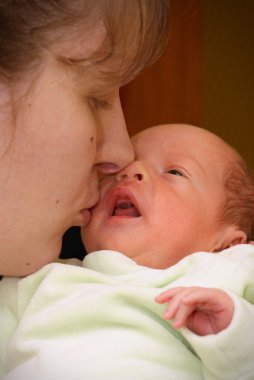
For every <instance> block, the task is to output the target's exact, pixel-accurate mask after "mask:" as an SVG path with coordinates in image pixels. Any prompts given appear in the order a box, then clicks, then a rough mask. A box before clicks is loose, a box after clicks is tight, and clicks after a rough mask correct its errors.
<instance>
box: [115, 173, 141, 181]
mask: <svg viewBox="0 0 254 380" xmlns="http://www.w3.org/2000/svg"><path fill="white" fill-rule="evenodd" d="M143 178H144V175H143V174H142V173H135V174H131V175H130V174H128V173H123V172H120V173H118V174H117V175H116V180H117V182H121V181H123V180H125V179H130V180H137V181H142V180H143Z"/></svg>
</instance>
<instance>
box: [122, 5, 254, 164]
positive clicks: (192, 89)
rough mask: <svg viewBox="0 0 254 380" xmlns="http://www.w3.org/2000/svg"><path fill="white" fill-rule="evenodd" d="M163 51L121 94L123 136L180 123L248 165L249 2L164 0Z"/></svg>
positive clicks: (253, 134)
mask: <svg viewBox="0 0 254 380" xmlns="http://www.w3.org/2000/svg"><path fill="white" fill-rule="evenodd" d="M171 18H172V27H171V37H170V40H169V45H168V48H167V50H166V52H165V53H164V54H163V56H162V57H161V58H160V60H159V61H158V62H157V63H156V64H155V65H154V66H152V67H151V68H150V69H148V70H147V71H146V72H145V73H144V74H143V75H141V76H140V77H139V78H137V79H136V80H134V81H133V82H132V83H131V84H129V85H128V86H126V87H125V88H124V89H123V90H122V93H121V95H122V102H123V108H124V112H125V116H126V121H127V125H128V129H129V132H130V134H131V135H132V134H134V133H136V132H138V131H139V130H141V129H144V128H147V127H149V126H151V125H155V124H160V123H167V122H171V123H172V122H184V123H190V124H195V125H199V126H202V127H204V128H207V129H209V130H211V131H214V132H215V133H217V134H219V135H220V136H222V137H223V138H225V139H226V140H227V141H228V142H229V143H230V144H232V145H233V146H234V147H235V148H236V149H238V150H239V152H240V153H241V154H242V155H243V156H244V158H245V159H246V160H247V161H248V163H249V164H250V166H251V167H252V168H254V154H253V148H252V145H253V141H254V104H253V103H254V101H253V100H254V94H253V91H254V74H253V71H254V1H250V0H242V1H233V0H171Z"/></svg>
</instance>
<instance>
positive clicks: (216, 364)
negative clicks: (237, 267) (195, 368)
mask: <svg viewBox="0 0 254 380" xmlns="http://www.w3.org/2000/svg"><path fill="white" fill-rule="evenodd" d="M248 291H249V290H248ZM227 293H228V294H229V295H230V297H231V298H232V300H233V302H234V306H235V312H234V317H233V319H232V321H231V323H230V325H229V326H228V327H227V328H226V329H225V330H223V331H222V332H220V333H219V334H214V335H207V336H204V337H202V336H198V335H196V334H194V333H193V332H191V331H190V330H188V329H183V330H182V333H183V336H184V337H185V338H186V339H187V341H188V342H189V343H190V345H191V346H192V348H193V349H194V351H195V352H196V354H197V355H198V357H199V358H200V359H201V361H202V365H203V373H204V379H205V380H239V379H241V380H253V379H254V305H253V304H251V303H250V302H248V301H246V300H245V299H243V298H241V297H239V296H237V295H235V294H234V293H231V292H227Z"/></svg>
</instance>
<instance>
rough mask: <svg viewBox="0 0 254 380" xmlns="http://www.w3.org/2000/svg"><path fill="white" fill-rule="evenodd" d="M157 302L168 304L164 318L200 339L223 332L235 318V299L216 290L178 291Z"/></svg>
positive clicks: (187, 289)
mask: <svg viewBox="0 0 254 380" xmlns="http://www.w3.org/2000/svg"><path fill="white" fill-rule="evenodd" d="M156 302H158V303H165V302H167V303H168V306H167V309H166V310H165V312H164V314H163V316H164V318H165V319H172V320H173V321H174V322H173V326H174V327H175V328H181V327H187V328H188V329H189V330H191V331H192V332H193V333H195V334H197V335H200V336H205V335H209V334H217V333H219V332H221V331H222V330H224V329H225V328H226V327H228V325H229V324H230V322H231V320H232V318H233V314H234V303H233V301H232V299H231V298H230V297H229V295H228V294H227V293H225V292H224V291H222V290H220V289H215V288H204V287H176V288H172V289H169V290H167V291H166V292H164V293H162V294H160V295H159V296H158V297H157V298H156Z"/></svg>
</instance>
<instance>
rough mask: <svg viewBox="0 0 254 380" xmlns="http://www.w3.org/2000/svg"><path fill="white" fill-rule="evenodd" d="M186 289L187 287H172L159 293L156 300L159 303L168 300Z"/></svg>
mask: <svg viewBox="0 0 254 380" xmlns="http://www.w3.org/2000/svg"><path fill="white" fill-rule="evenodd" d="M185 289H186V287H177V288H172V289H169V290H166V291H165V292H163V293H161V294H159V295H158V296H157V297H156V298H155V301H156V302H158V303H165V302H168V301H169V300H170V299H171V298H173V297H175V296H176V295H178V294H179V293H182V292H183V291H184V290H185Z"/></svg>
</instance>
